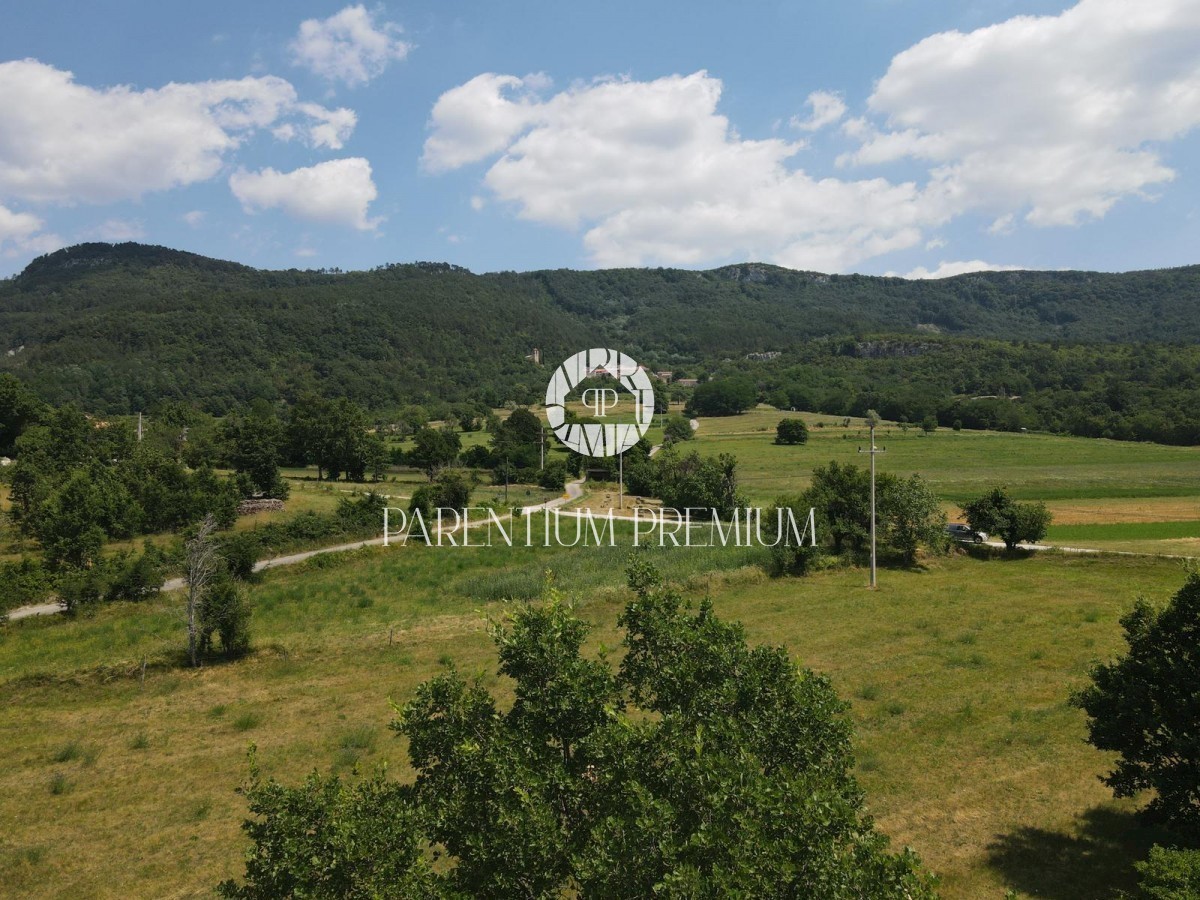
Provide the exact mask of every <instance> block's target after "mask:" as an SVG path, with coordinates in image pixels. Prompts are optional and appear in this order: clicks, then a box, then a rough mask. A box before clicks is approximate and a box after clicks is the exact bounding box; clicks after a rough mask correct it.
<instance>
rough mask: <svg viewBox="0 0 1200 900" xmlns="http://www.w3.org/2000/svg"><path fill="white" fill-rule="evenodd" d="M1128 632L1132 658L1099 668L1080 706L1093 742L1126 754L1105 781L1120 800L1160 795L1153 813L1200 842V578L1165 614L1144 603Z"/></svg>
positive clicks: (1077, 699) (1128, 620)
mask: <svg viewBox="0 0 1200 900" xmlns="http://www.w3.org/2000/svg"><path fill="white" fill-rule="evenodd" d="M1121 627H1122V628H1123V629H1124V630H1125V642H1126V644H1127V645H1128V651H1127V652H1126V653H1125V655H1124V656H1122V657H1120V658H1119V659H1117V660H1115V661H1113V662H1110V663H1104V664H1101V665H1098V666H1096V667H1095V668H1094V669H1093V670H1092V673H1091V676H1092V683H1091V684H1090V685H1088V686H1087V687H1086V688H1084V689H1083V690H1081V691H1079V692H1078V693H1077V694H1075V695H1074V696H1073V698H1072V703H1074V705H1075V706H1078V707H1079V708H1080V709H1082V710H1084V711H1085V712H1086V713H1087V715H1088V740H1089V741H1090V742H1091V743H1092V744H1093V745H1094V746H1095V747H1096V748H1097V749H1099V750H1109V751H1114V752H1116V753H1117V754H1119V756H1118V759H1117V763H1116V766H1115V767H1114V768H1113V770H1112V771H1111V772H1109V773H1108V774H1107V775H1106V776H1104V779H1103V780H1104V783H1105V784H1107V785H1108V786H1109V787H1111V788H1112V789H1113V793H1114V794H1115V795H1116V796H1118V797H1132V796H1135V795H1136V794H1139V793H1142V792H1143V791H1153V796H1152V797H1151V800H1150V802H1149V804H1148V806H1147V810H1148V811H1149V812H1150V813H1151V814H1152V815H1153V816H1154V817H1156V818H1158V819H1160V820H1163V821H1165V822H1167V823H1168V824H1170V825H1171V826H1173V827H1175V828H1177V829H1179V830H1180V831H1182V832H1184V833H1185V834H1186V835H1188V836H1189V837H1190V838H1192V839H1193V840H1194V839H1196V838H1200V777H1197V773H1198V772H1200V572H1196V571H1194V570H1193V571H1192V572H1191V573H1190V574H1189V575H1188V578H1187V581H1186V582H1185V583H1184V585H1183V587H1182V588H1180V589H1179V592H1178V593H1176V594H1175V596H1174V597H1173V598H1172V599H1171V602H1170V603H1168V604H1167V605H1166V606H1165V607H1163V608H1161V609H1156V608H1155V607H1153V606H1151V605H1150V604H1149V603H1148V602H1147V601H1146V600H1143V599H1139V600H1138V601H1137V602H1136V603H1135V604H1134V607H1133V610H1132V611H1131V612H1129V613H1128V614H1127V615H1126V616H1124V617H1123V618H1122V619H1121Z"/></svg>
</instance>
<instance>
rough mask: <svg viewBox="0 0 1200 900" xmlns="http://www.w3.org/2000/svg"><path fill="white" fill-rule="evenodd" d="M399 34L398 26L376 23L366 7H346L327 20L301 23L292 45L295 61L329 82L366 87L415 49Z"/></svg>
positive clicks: (311, 20)
mask: <svg viewBox="0 0 1200 900" xmlns="http://www.w3.org/2000/svg"><path fill="white" fill-rule="evenodd" d="M400 34H401V28H400V26H399V25H396V24H394V23H391V22H383V23H376V21H375V19H374V17H373V16H372V15H371V13H369V12H367V10H366V9H365V8H364V7H363V6H361V5H357V6H347V7H346V8H345V9H343V10H342V11H341V12H338V13H335V14H334V15H332V16H330V17H329V18H328V19H306V20H305V21H304V22H301V23H300V33H299V34H298V35H297V36H296V39H295V40H294V41H292V44H291V50H292V60H293V62H295V63H296V65H299V66H304V67H305V68H306V69H309V70H310V71H312V72H314V73H316V74H317V75H320V76H321V77H322V78H326V79H328V80H329V81H341V82H344V83H345V84H348V85H351V86H353V85H358V84H366V83H367V82H368V81H370V80H371V79H372V78H375V77H376V76H377V75H380V74H382V73H383V70H384V69H386V68H387V65H388V63H389V62H391V61H392V60H394V59H404V57H406V56H407V55H408V51H409V50H410V49H412V47H411V45H410V44H408V43H406V42H404V41H402V40H400V38H399V35H400Z"/></svg>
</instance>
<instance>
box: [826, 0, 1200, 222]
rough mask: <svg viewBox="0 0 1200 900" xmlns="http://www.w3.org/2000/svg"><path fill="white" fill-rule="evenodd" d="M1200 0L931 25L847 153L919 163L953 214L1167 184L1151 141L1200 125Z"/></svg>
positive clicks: (1096, 0)
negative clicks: (972, 27)
mask: <svg viewBox="0 0 1200 900" xmlns="http://www.w3.org/2000/svg"><path fill="white" fill-rule="evenodd" d="M1198 46H1200V4H1197V3H1196V2H1195V0H1154V2H1144V0H1082V2H1080V3H1079V4H1078V5H1076V6H1074V7H1072V8H1071V9H1068V10H1066V11H1065V12H1063V13H1061V14H1060V15H1056V16H1036V17H1035V16H1018V17H1016V18H1013V19H1009V20H1008V21H1006V22H1003V23H1000V24H998V25H993V26H990V27H988V28H981V29H979V30H977V31H973V32H970V33H968V34H963V33H961V32H957V31H950V32H945V33H942V34H935V35H933V36H932V37H929V38H926V39H925V40H923V41H921V42H919V43H917V44H916V45H914V46H913V47H910V48H909V49H908V50H905V51H904V52H903V53H900V54H899V55H897V56H896V57H895V58H894V59H893V60H892V62H891V65H890V67H889V68H888V70H887V72H886V74H885V75H884V76H883V77H882V78H881V79H880V80H879V82H878V84H877V85H876V87H875V91H874V93H873V94H872V95H871V97H870V100H869V107H870V109H871V110H872V111H873V112H874V113H876V114H877V115H879V116H881V117H883V118H884V120H885V122H886V124H885V126H884V127H883V128H882V129H878V130H874V129H871V128H869V127H868V128H866V129H865V131H866V132H867V133H866V134H864V143H863V145H862V147H861V148H860V149H858V150H857V151H855V152H854V153H852V154H849V155H848V156H847V157H846V159H845V160H844V162H847V163H859V164H864V163H867V164H869V163H884V162H890V161H892V160H896V159H900V158H903V157H910V158H915V159H919V160H924V161H927V162H928V163H929V164H930V165H931V166H932V169H931V183H930V188H931V189H932V190H937V191H939V192H940V193H941V194H942V197H943V199H944V201H945V202H946V203H947V205H948V206H949V207H950V208H951V209H954V210H959V209H963V208H965V207H968V206H974V207H984V208H991V209H995V210H997V211H999V212H1000V213H1001V216H1000V218H999V219H998V223H999V228H998V229H997V230H998V231H1003V230H1004V229H1006V228H1008V227H1009V226H1010V225H1011V219H1008V220H1005V218H1004V216H1005V215H1007V214H1009V213H1011V212H1013V211H1014V210H1015V211H1017V212H1020V213H1023V214H1024V219H1025V220H1026V221H1028V222H1029V223H1031V224H1033V225H1039V226H1048V225H1072V224H1076V223H1078V222H1080V221H1084V220H1086V219H1088V218H1098V217H1101V216H1103V215H1105V213H1107V212H1108V210H1109V209H1110V208H1111V207H1112V206H1113V204H1114V203H1116V202H1117V201H1118V200H1120V199H1121V198H1122V197H1126V196H1130V195H1143V194H1145V193H1147V192H1148V191H1150V190H1152V189H1154V188H1156V187H1158V186H1161V185H1163V184H1165V183H1167V182H1169V181H1170V180H1171V179H1172V178H1173V177H1174V175H1175V173H1174V171H1173V170H1172V169H1171V168H1170V167H1169V166H1168V165H1167V164H1166V163H1165V162H1164V161H1163V159H1162V157H1161V155H1160V148H1159V147H1158V146H1157V145H1158V144H1159V143H1161V142H1164V141H1169V140H1172V139H1174V138H1177V137H1179V136H1181V135H1183V134H1185V133H1186V132H1188V131H1190V130H1192V129H1194V128H1195V127H1196V126H1197V125H1200V56H1198V55H1197V53H1196V48H1197V47H1198Z"/></svg>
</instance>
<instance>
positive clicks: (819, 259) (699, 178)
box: [422, 0, 1200, 271]
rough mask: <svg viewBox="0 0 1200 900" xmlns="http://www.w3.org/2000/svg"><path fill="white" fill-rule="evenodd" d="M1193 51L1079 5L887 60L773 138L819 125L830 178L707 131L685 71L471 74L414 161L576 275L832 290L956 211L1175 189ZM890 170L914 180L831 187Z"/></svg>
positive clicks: (1140, 6) (697, 79)
mask: <svg viewBox="0 0 1200 900" xmlns="http://www.w3.org/2000/svg"><path fill="white" fill-rule="evenodd" d="M1198 46H1200V3H1198V2H1197V0H1081V2H1079V3H1078V5H1076V6H1075V7H1073V8H1071V9H1069V10H1067V11H1066V12H1064V13H1062V14H1061V15H1057V16H1041V17H1033V16H1018V17H1016V18H1013V19H1010V20H1008V21H1006V22H1003V23H1001V24H998V25H993V26H990V27H987V28H981V29H979V30H976V31H973V32H970V33H968V34H963V33H960V32H947V33H943V34H937V35H934V36H932V37H930V38H927V39H925V40H923V41H920V42H919V43H917V44H915V45H914V46H912V47H910V48H909V49H908V50H905V51H904V52H902V53H900V54H898V55H897V56H896V57H895V58H894V59H893V60H892V61H891V64H890V66H889V68H888V70H887V72H886V74H884V76H883V77H882V78H881V79H880V80H879V82H878V83H877V85H876V87H875V90H874V92H873V94H872V95H871V97H870V100H869V112H868V114H867V115H862V116H848V115H847V113H848V109H847V106H846V103H845V101H844V100H843V99H842V98H841V97H840V96H838V95H837V94H834V93H831V92H828V91H816V92H814V93H812V94H810V95H809V98H808V106H809V107H810V110H811V112H810V114H809V115H808V116H807V117H805V118H799V117H797V118H793V119H792V121H791V124H792V125H793V126H794V127H796V128H798V129H800V130H806V131H815V130H816V129H818V128H822V127H828V126H830V125H836V124H837V123H839V122H840V123H841V124H840V127H839V131H840V134H841V135H842V136H843V137H844V138H846V139H848V140H849V141H851V142H852V143H853V144H854V145H855V146H856V148H857V149H855V150H853V151H851V152H849V153H847V154H844V155H843V156H842V157H841V158H839V160H838V163H839V175H838V177H828V176H826V175H824V173H821V172H813V171H812V170H811V169H809V168H808V167H807V166H804V167H802V165H801V162H800V160H801V156H800V154H801V151H802V150H803V148H804V146H805V145H804V143H803V142H800V141H788V140H785V139H781V138H779V137H771V138H769V139H765V140H751V139H747V138H744V137H742V136H741V135H740V134H739V133H738V132H737V130H736V129H735V128H734V127H733V126H732V125H731V124H730V122H729V121H728V120H727V119H726V118H725V117H724V116H723V115H721V114H720V113H719V112H718V103H719V100H720V96H721V89H722V84H721V82H720V81H719V80H718V79H716V78H714V77H711V76H709V75H708V74H707V73H705V72H702V71H701V72H697V73H694V74H692V75H686V76H684V75H672V76H669V77H664V78H659V79H656V80H653V81H641V82H639V81H632V80H629V79H618V78H606V79H597V80H595V81H593V82H590V83H580V84H575V85H572V86H571V87H569V88H567V89H565V90H560V91H558V92H551V91H550V90H549V84H548V80H547V79H546V78H545V76H525V77H518V76H515V75H504V74H496V73H485V74H482V75H479V76H477V77H475V78H473V79H471V80H470V81H468V82H466V83H464V84H462V85H460V86H458V87H455V88H453V89H451V90H449V91H447V92H445V93H444V94H442V96H441V97H440V98H439V99H438V101H437V103H436V104H435V106H434V107H433V110H432V113H431V116H430V122H429V126H430V133H429V135H428V138H427V140H426V142H425V147H424V153H423V156H422V163H423V166H424V168H425V169H426V170H427V171H430V172H441V171H447V170H451V169H457V168H460V167H462V166H465V165H468V164H472V163H477V162H482V161H486V162H487V164H488V168H487V170H486V173H485V174H484V176H483V184H484V185H485V186H486V187H487V188H488V189H489V191H490V198H491V199H498V200H501V201H504V202H506V203H508V204H511V205H512V207H513V208H515V210H516V211H517V214H518V215H519V216H521V217H522V218H526V219H529V220H531V221H536V222H540V223H544V224H547V225H552V226H557V227H560V228H564V229H570V230H578V231H580V233H581V236H582V242H583V245H584V247H585V248H586V249H587V251H588V252H589V254H590V258H591V260H592V262H593V263H595V264H599V265H640V264H648V263H649V264H652V263H660V264H678V265H699V264H711V263H717V262H721V261H725V260H731V259H747V258H748V259H764V260H769V261H772V262H777V263H781V264H783V265H791V266H796V267H803V268H816V269H825V270H834V271H838V270H844V269H846V268H847V267H850V266H855V265H857V264H858V263H860V262H861V261H863V260H867V259H870V258H872V257H876V256H880V255H882V254H886V253H889V252H892V251H895V250H899V249H905V248H909V247H914V246H919V245H921V244H922V243H924V242H926V241H927V240H929V239H930V238H931V237H933V235H935V234H936V233H937V232H938V231H939V230H940V229H942V227H943V226H945V225H946V224H947V223H949V222H951V221H953V220H955V219H956V218H957V217H959V216H962V215H964V214H966V213H973V214H979V215H984V216H987V217H988V219H990V220H991V222H992V224H991V226H990V228H988V229H987V233H989V234H991V235H993V236H995V235H1003V234H1007V233H1009V232H1010V231H1012V230H1014V229H1015V228H1016V227H1018V226H1019V225H1020V224H1021V223H1022V221H1025V222H1028V223H1031V224H1033V225H1037V226H1064V225H1073V224H1076V223H1079V222H1081V221H1084V220H1086V219H1088V218H1095V217H1101V216H1103V215H1105V214H1106V213H1107V211H1108V210H1109V209H1110V208H1111V207H1112V205H1113V204H1114V203H1116V202H1118V201H1119V200H1120V199H1121V198H1123V197H1129V196H1142V197H1145V196H1149V195H1150V194H1151V193H1152V192H1153V191H1154V190H1156V189H1159V188H1161V186H1162V185H1165V184H1166V183H1168V182H1169V181H1170V180H1171V179H1172V178H1174V177H1175V173H1174V171H1173V170H1172V169H1171V168H1170V167H1169V166H1168V165H1167V164H1166V162H1165V161H1164V157H1163V155H1162V153H1163V144H1164V143H1165V142H1167V141H1170V140H1173V139H1176V138H1178V137H1180V136H1182V135H1183V134H1185V133H1187V132H1188V131H1190V130H1192V129H1194V128H1196V127H1197V125H1200V54H1197V52H1196V48H1197V47H1198ZM896 161H903V162H904V163H905V164H906V165H905V169H906V170H907V171H909V172H912V171H914V170H916V171H917V172H918V174H917V175H916V177H915V180H914V181H911V182H910V181H904V182H897V181H895V180H894V179H889V178H884V177H877V178H866V177H863V175H864V174H865V173H863V171H862V170H861V169H859V170H854V169H852V168H851V167H853V166H856V165H858V166H862V165H875V164H883V163H892V162H896ZM914 162H915V163H916V164H917V165H915V166H914V165H913V163H914ZM922 166H923V168H924V171H923V172H921V171H920V169H921V167H922ZM856 176H857V177H856ZM934 240H936V238H934ZM937 246H938V245H937V244H932V245H931V248H936V247H937Z"/></svg>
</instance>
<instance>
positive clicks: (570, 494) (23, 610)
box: [8, 478, 583, 622]
mask: <svg viewBox="0 0 1200 900" xmlns="http://www.w3.org/2000/svg"><path fill="white" fill-rule="evenodd" d="M582 496H583V479H582V478H580V479H579V480H577V481H568V482H567V485H566V493H565V494H564V495H563V496H561V497H555V498H554V499H553V500H547V501H546V502H545V503H535V504H534V505H532V506H522V507H521V508H520V509H519V510H518V514H519V515H522V516H528V515H532V514H533V513H537V512H543V511H545V510H548V509H557V508H558V507H560V506H562V505H563V504H566V503H570V502H571V501H572V500H578V499H579V498H580V497H582ZM382 545H383V538H381V537H378V538H370V539H369V540H365V541H353V542H352V543H349V544H336V545H334V546H332V547H318V548H317V549H315V550H304V551H302V552H300V553H289V554H287V555H285V556H275V557H272V558H271V559H262V560H259V561H258V562H256V563H255V564H254V571H255V572H261V571H263V570H264V569H273V568H275V567H276V566H294V565H296V564H297V563H302V562H304V561H305V560H308V559H312V558H313V557H314V556H317V555H318V554H320V553H345V552H346V551H347V550H358V549H360V548H361V547H379V546H382ZM183 586H184V581H183V579H182V578H168V579H167V580H166V581H164V582H163V586H162V587H161V588H160V590H163V591H177V590H179V589H180V588H182V587H183ZM63 611H64V607H63V605H62V604H61V603H58V602H54V603H36V604H32V605H30V606H18V607H17V608H16V609H13V610H9V613H8V620H9V621H10V622H15V621H16V620H18V619H27V618H29V617H30V616H52V615H54V614H55V613H60V612H63Z"/></svg>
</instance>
